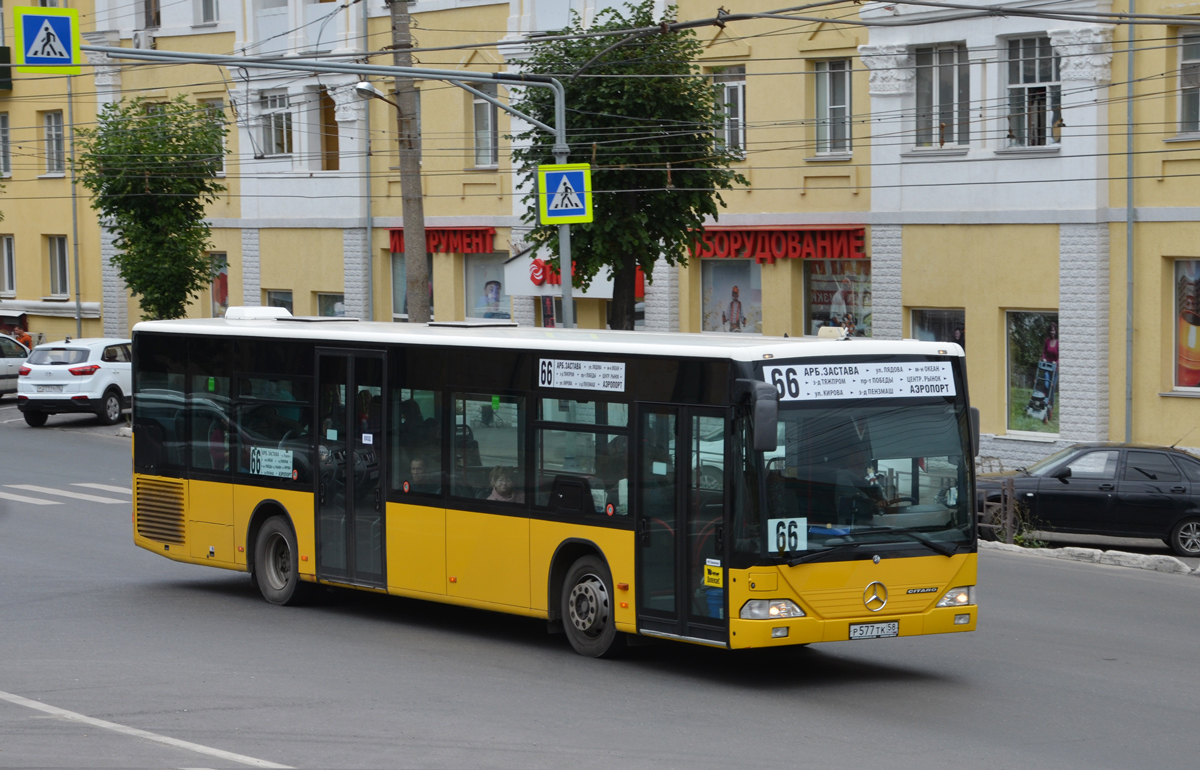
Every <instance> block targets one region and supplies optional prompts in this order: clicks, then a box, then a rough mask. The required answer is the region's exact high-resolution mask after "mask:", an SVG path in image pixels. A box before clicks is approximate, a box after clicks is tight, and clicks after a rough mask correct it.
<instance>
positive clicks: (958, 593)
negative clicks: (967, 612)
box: [937, 586, 975, 607]
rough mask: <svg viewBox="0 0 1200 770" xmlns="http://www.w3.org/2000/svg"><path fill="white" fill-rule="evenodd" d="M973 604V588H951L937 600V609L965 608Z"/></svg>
mask: <svg viewBox="0 0 1200 770" xmlns="http://www.w3.org/2000/svg"><path fill="white" fill-rule="evenodd" d="M974 603H975V586H959V587H958V588H951V589H950V590H949V591H947V592H946V595H945V596H943V597H942V598H941V599H939V600H938V603H937V606H938V607H966V606H967V605H968V604H974Z"/></svg>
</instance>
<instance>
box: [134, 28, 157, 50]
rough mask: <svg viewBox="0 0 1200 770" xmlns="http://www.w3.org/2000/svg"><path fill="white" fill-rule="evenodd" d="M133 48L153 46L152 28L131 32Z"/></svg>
mask: <svg viewBox="0 0 1200 770" xmlns="http://www.w3.org/2000/svg"><path fill="white" fill-rule="evenodd" d="M133 47H134V48H154V30H151V29H138V30H134V32H133Z"/></svg>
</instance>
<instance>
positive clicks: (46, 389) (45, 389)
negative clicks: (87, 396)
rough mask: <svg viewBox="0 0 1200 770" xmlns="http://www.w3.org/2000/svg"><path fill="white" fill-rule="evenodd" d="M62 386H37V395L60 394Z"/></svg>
mask: <svg viewBox="0 0 1200 770" xmlns="http://www.w3.org/2000/svg"><path fill="white" fill-rule="evenodd" d="M62 388H63V386H62V385H38V386H37V389H38V390H37V392H38V393H62Z"/></svg>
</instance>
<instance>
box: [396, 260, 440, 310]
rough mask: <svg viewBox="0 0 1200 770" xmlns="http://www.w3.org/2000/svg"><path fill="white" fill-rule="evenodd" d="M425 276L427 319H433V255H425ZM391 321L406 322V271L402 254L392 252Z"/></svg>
mask: <svg viewBox="0 0 1200 770" xmlns="http://www.w3.org/2000/svg"><path fill="white" fill-rule="evenodd" d="M425 260H426V262H425V275H427V276H429V317H430V318H433V317H434V315H433V255H432V254H426V255H425ZM392 320H393V321H407V320H408V269H407V266H406V265H405V262H404V254H403V253H402V252H395V251H393V252H392Z"/></svg>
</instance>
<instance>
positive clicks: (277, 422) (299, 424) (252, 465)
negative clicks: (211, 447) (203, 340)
mask: <svg viewBox="0 0 1200 770" xmlns="http://www.w3.org/2000/svg"><path fill="white" fill-rule="evenodd" d="M236 381H237V384H238V393H237V400H236V402H235V406H234V418H235V420H234V430H235V432H236V434H237V440H236V442H235V444H236V446H237V459H236V462H237V469H238V471H239V472H240V473H247V474H250V475H251V476H265V477H267V478H274V479H277V480H284V481H292V482H296V483H299V484H309V483H312V451H311V449H310V447H311V445H312V424H311V423H312V379H311V378H309V377H291V376H286V375H281V376H271V375H265V376H249V375H240V376H238V377H237V378H236Z"/></svg>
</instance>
